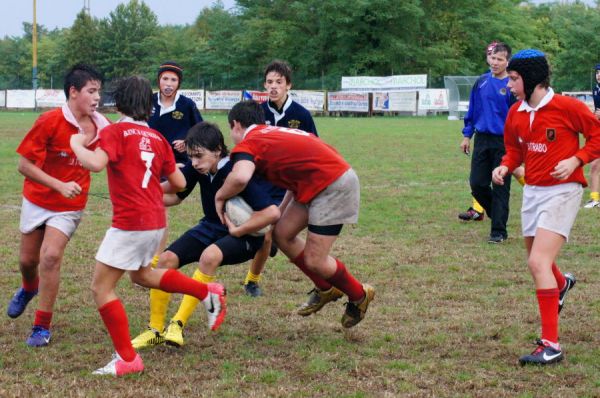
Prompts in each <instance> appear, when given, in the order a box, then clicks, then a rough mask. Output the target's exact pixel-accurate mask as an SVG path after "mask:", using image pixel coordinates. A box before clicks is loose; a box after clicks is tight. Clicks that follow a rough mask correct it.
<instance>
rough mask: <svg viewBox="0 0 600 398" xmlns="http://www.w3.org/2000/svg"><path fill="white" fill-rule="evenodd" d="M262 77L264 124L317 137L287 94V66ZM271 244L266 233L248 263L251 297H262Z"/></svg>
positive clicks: (309, 118)
mask: <svg viewBox="0 0 600 398" xmlns="http://www.w3.org/2000/svg"><path fill="white" fill-rule="evenodd" d="M264 76H265V90H267V93H268V94H269V100H268V101H266V102H263V103H262V104H261V106H262V109H263V111H264V112H265V119H266V124H268V125H271V126H281V127H289V128H294V129H299V130H303V131H306V132H308V133H312V134H314V135H316V136H318V135H319V134H318V133H317V127H316V126H315V122H314V120H313V118H312V115H311V114H310V112H309V111H308V110H307V109H306V108H305V107H303V106H302V105H300V104H299V103H297V102H296V101H294V100H293V99H292V97H291V96H290V95H289V91H290V89H291V88H292V69H291V68H290V66H289V65H288V64H287V63H286V62H284V61H281V60H275V61H273V62H271V63H270V64H269V65H267V67H266V68H265V73H264ZM273 191H274V192H275V193H277V194H278V199H279V201H280V202H281V200H283V196H284V195H285V190H284V189H281V188H277V187H273ZM271 244H272V236H271V233H268V234H267V235H266V236H265V243H264V246H263V248H262V249H261V250H260V251H259V252H257V253H256V257H255V258H254V260H253V261H252V264H250V269H249V270H248V274H247V275H246V279H245V280H244V289H245V290H246V293H248V294H249V295H250V296H260V295H261V294H262V290H261V289H260V287H259V285H258V282H259V281H260V276H261V274H262V271H263V269H264V268H265V263H266V261H267V258H268V256H269V253H270V252H271Z"/></svg>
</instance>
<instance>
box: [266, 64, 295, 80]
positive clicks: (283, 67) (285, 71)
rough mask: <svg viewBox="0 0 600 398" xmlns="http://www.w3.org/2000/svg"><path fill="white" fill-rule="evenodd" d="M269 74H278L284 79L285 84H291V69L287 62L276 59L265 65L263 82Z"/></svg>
mask: <svg viewBox="0 0 600 398" xmlns="http://www.w3.org/2000/svg"><path fill="white" fill-rule="evenodd" d="M271 72H276V73H279V74H280V75H281V76H283V77H285V81H286V82H287V84H291V83H292V68H290V66H289V65H288V64H287V62H285V61H282V60H279V59H276V60H274V61H273V62H271V63H270V64H269V65H267V67H266V68H265V78H264V80H265V81H267V75H268V74H269V73H271Z"/></svg>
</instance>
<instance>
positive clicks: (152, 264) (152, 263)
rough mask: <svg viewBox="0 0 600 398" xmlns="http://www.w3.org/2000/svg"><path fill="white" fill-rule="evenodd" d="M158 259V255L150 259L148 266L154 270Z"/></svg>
mask: <svg viewBox="0 0 600 398" xmlns="http://www.w3.org/2000/svg"><path fill="white" fill-rule="evenodd" d="M158 258H159V256H158V255H156V256H154V257H152V260H151V261H150V266H151V267H152V268H156V265H157V264H158Z"/></svg>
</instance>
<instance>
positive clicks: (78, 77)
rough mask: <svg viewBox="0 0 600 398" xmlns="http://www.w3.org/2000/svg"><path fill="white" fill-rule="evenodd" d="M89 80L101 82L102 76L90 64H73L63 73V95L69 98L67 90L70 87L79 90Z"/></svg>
mask: <svg viewBox="0 0 600 398" xmlns="http://www.w3.org/2000/svg"><path fill="white" fill-rule="evenodd" d="M89 81H97V82H100V84H102V82H103V81H104V77H103V76H102V74H101V73H100V72H98V70H96V68H94V67H93V66H91V65H88V64H83V63H80V64H76V65H73V66H72V67H71V69H69V71H68V72H67V74H66V75H65V85H64V90H65V97H67V99H69V90H70V89H71V87H74V88H75V90H77V91H81V89H82V88H83V87H84V86H85V85H86V84H87V82H89Z"/></svg>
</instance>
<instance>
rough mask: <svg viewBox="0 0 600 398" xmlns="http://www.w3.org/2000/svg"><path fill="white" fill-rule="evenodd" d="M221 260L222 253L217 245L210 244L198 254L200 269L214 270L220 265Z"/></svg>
mask: <svg viewBox="0 0 600 398" xmlns="http://www.w3.org/2000/svg"><path fill="white" fill-rule="evenodd" d="M222 261H223V253H221V250H220V249H219V248H218V247H217V246H215V245H211V246H209V247H207V248H206V250H204V251H203V252H202V255H201V256H200V270H201V271H202V270H206V271H214V270H215V269H217V267H218V266H219V265H221V262H222ZM202 272H204V271H202Z"/></svg>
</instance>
